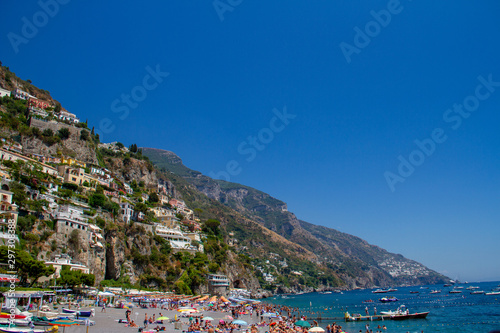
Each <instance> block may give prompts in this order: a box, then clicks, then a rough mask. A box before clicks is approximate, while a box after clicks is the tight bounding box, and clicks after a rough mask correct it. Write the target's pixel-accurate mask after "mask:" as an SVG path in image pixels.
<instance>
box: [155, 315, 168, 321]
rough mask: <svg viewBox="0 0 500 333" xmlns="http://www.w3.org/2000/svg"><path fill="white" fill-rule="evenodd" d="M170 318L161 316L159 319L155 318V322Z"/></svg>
mask: <svg viewBox="0 0 500 333" xmlns="http://www.w3.org/2000/svg"><path fill="white" fill-rule="evenodd" d="M169 319H170V318H168V317H165V316H161V317H160V318H157V319H156V320H169Z"/></svg>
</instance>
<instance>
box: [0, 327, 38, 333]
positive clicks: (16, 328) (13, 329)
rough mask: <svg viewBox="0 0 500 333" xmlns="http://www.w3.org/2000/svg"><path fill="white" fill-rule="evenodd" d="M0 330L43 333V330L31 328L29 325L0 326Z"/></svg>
mask: <svg viewBox="0 0 500 333" xmlns="http://www.w3.org/2000/svg"><path fill="white" fill-rule="evenodd" d="M0 332H4V333H44V332H45V330H41V329H33V328H29V327H11V328H8V327H0Z"/></svg>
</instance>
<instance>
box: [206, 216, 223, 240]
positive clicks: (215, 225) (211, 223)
mask: <svg viewBox="0 0 500 333" xmlns="http://www.w3.org/2000/svg"><path fill="white" fill-rule="evenodd" d="M205 226H206V227H207V228H208V229H209V230H211V231H212V232H213V234H214V235H216V236H217V235H219V226H220V222H219V221H218V220H215V219H208V220H207V221H206V222H205Z"/></svg>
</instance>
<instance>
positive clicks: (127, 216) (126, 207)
mask: <svg viewBox="0 0 500 333" xmlns="http://www.w3.org/2000/svg"><path fill="white" fill-rule="evenodd" d="M120 214H121V215H123V222H125V223H129V222H130V220H131V219H132V216H134V206H133V205H132V204H131V203H128V202H122V203H120Z"/></svg>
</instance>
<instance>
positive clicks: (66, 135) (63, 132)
mask: <svg viewBox="0 0 500 333" xmlns="http://www.w3.org/2000/svg"><path fill="white" fill-rule="evenodd" d="M70 134H71V132H70V131H69V129H68V128H67V127H63V128H61V129H60V130H59V131H57V135H58V136H59V137H60V138H61V139H62V140H66V139H67V138H69V136H70Z"/></svg>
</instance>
